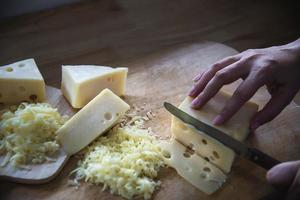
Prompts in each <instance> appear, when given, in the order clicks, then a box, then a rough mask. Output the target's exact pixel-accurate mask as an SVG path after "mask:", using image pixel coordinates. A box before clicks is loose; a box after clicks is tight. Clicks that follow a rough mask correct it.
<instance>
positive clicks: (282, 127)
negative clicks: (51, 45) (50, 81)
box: [0, 42, 300, 200]
mask: <svg viewBox="0 0 300 200" xmlns="http://www.w3.org/2000/svg"><path fill="white" fill-rule="evenodd" d="M236 53H237V52H236V51H235V50H234V49H232V48H230V47H227V46H224V45H221V44H217V43H211V42H204V43H199V44H191V45H181V46H173V47H171V48H169V49H166V50H162V51H160V52H157V53H155V54H152V55H149V56H147V57H144V58H140V59H137V60H135V61H132V62H130V63H129V62H128V63H125V64H126V65H127V66H128V67H129V76H128V82H127V95H126V97H125V101H126V102H128V103H129V104H130V105H131V106H133V105H135V106H144V107H145V110H146V111H147V110H151V111H152V112H154V113H155V114H156V117H155V118H154V119H153V120H151V121H150V122H149V123H148V125H149V126H151V127H152V129H153V130H154V132H155V133H156V134H159V135H161V136H162V137H163V138H166V137H168V136H169V135H170V119H171V116H170V115H169V114H168V113H167V112H166V111H165V110H164V109H163V107H162V103H163V101H169V102H171V103H173V104H175V105H178V104H179V103H180V102H181V101H182V100H183V99H184V97H185V96H186V95H187V93H188V91H189V89H190V87H191V85H192V78H193V77H194V76H195V75H196V74H197V73H199V72H201V71H203V70H205V69H206V68H207V67H208V66H209V65H210V64H211V63H213V62H215V61H217V60H219V59H221V58H224V57H226V56H229V55H233V54H236ZM237 84H238V82H236V83H234V84H231V85H228V86H226V87H225V89H226V90H227V91H229V92H232V91H233V90H234V88H235V87H236V86H237ZM47 92H48V100H49V102H51V103H52V104H53V105H54V106H57V107H58V109H59V111H60V112H61V113H62V114H69V115H72V114H73V113H74V112H76V111H75V110H72V109H71V108H70V106H69V105H68V104H67V103H66V101H65V99H64V98H63V97H62V96H61V93H60V90H58V89H55V88H51V87H48V88H47ZM268 98H269V96H268V94H267V92H266V90H265V88H262V89H260V90H259V92H258V93H257V94H256V95H255V96H254V98H253V100H254V101H256V102H257V103H258V104H259V105H260V107H261V106H263V105H264V104H265V102H266V101H267V100H268ZM247 143H248V144H249V145H252V146H254V147H256V148H259V149H260V150H262V151H264V152H266V153H268V154H270V155H271V156H274V157H275V158H277V159H279V160H281V161H288V160H295V159H299V158H300V149H299V144H300V107H299V106H297V105H296V104H295V103H291V104H290V105H289V106H288V107H287V108H286V109H285V110H284V111H283V112H282V113H281V114H280V115H279V116H278V117H277V118H276V119H275V120H273V121H272V122H270V123H269V124H267V125H265V126H263V127H261V128H260V129H258V130H257V131H256V133H255V134H253V135H251V136H250V137H249V138H248V140H247ZM76 162H77V158H76V156H75V157H71V159H70V160H69V161H68V163H67V164H66V166H65V168H64V169H63V170H62V171H61V173H59V174H58V176H57V177H56V178H55V179H54V180H52V181H51V182H49V183H47V184H41V185H23V184H15V183H8V182H1V183H0V199H12V200H18V199H22V200H26V199H49V200H50V199H115V200H117V199H122V198H121V197H118V196H113V195H111V194H110V193H109V192H108V191H105V192H101V188H100V187H99V186H98V187H97V186H92V185H90V184H82V185H81V187H79V189H76V188H75V187H70V186H68V185H67V183H68V179H69V173H70V171H72V170H73V169H74V168H75V166H76ZM265 173H266V171H265V170H264V169H261V168H260V167H258V166H255V165H254V164H252V163H250V162H248V161H247V160H244V159H241V158H237V159H236V161H235V162H234V165H233V168H232V171H231V173H230V175H229V178H228V181H227V182H226V183H225V185H224V186H223V188H222V189H221V190H219V191H218V192H216V193H215V194H213V195H211V196H207V195H205V194H204V193H202V192H201V191H199V190H197V189H196V188H194V187H193V186H192V185H190V184H189V183H188V182H186V181H185V180H184V179H183V178H181V177H180V176H178V175H177V174H176V172H175V170H173V169H170V168H168V169H162V170H161V171H160V174H159V179H160V180H161V181H162V185H161V188H160V189H159V190H157V191H156V192H155V194H154V195H153V199H159V200H167V199H169V200H174V199H179V200H180V199H185V200H186V199H189V200H192V199H224V200H225V199H226V200H228V199H249V200H250V199H251V200H253V199H276V198H278V199H279V198H280V196H278V194H277V193H276V191H275V190H274V189H272V187H271V186H270V185H268V184H267V182H266V180H265Z"/></svg>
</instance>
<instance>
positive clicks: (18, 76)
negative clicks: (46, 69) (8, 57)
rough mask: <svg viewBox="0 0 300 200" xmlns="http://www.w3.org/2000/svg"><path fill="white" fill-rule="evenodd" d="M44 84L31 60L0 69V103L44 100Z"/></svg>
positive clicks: (9, 103)
mask: <svg viewBox="0 0 300 200" xmlns="http://www.w3.org/2000/svg"><path fill="white" fill-rule="evenodd" d="M45 96H46V92H45V82H44V79H43V77H42V75H41V73H40V71H39V69H38V68H37V66H36V64H35V62H34V60H33V59H27V60H23V61H19V62H16V63H13V64H10V65H6V66H3V67H0V103H1V104H7V105H12V104H19V103H21V102H22V101H28V102H42V101H44V100H45Z"/></svg>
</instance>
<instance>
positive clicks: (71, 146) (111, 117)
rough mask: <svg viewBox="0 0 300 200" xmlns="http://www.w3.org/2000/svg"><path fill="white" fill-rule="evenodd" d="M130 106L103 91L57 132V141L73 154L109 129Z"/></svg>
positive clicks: (105, 90)
mask: <svg viewBox="0 0 300 200" xmlns="http://www.w3.org/2000/svg"><path fill="white" fill-rule="evenodd" d="M129 108H130V106H129V105H128V104H127V103H126V102H124V101H123V100H122V99H121V98H120V97H118V96H117V95H115V94H114V93H113V92H112V91H110V90H109V89H104V90H103V91H102V92H101V93H100V94H98V95H97V96H96V97H95V98H94V99H93V100H92V101H90V102H89V103H88V104H87V105H86V106H85V107H83V108H82V109H81V110H80V111H79V112H77V113H76V114H75V115H74V116H73V117H72V118H71V119H70V120H69V121H67V122H66V123H65V124H64V125H63V126H62V127H61V128H60V129H59V130H58V131H57V139H58V140H59V141H60V143H61V145H62V147H63V149H64V151H65V152H66V153H67V154H68V155H72V154H75V153H76V152H78V151H80V150H81V149H82V148H84V147H85V146H87V145H88V144H89V143H90V142H92V141H93V140H94V139H95V138H96V137H98V136H99V135H101V134H103V133H104V132H105V131H107V130H108V129H109V128H111V127H112V126H113V125H114V124H115V123H116V122H117V121H118V119H119V118H120V117H121V116H123V115H124V113H125V112H126V111H127V110H128V109H129Z"/></svg>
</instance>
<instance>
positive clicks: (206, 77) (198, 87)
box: [189, 56, 240, 97]
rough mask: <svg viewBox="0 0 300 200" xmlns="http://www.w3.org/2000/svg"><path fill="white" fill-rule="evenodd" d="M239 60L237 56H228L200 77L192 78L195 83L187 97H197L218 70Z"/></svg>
mask: <svg viewBox="0 0 300 200" xmlns="http://www.w3.org/2000/svg"><path fill="white" fill-rule="evenodd" d="M239 59H240V58H239V56H230V57H227V58H224V59H223V60H221V61H219V62H217V63H215V64H213V65H212V66H211V67H210V68H209V69H208V70H207V71H206V72H204V73H203V74H202V75H198V76H196V77H195V78H194V80H197V83H196V84H195V85H194V86H193V88H192V89H191V91H190V92H189V96H191V97H196V96H198V95H199V93H200V92H202V90H203V89H204V88H205V86H206V85H207V83H208V82H209V81H210V80H211V79H212V78H213V77H214V75H215V73H216V72H217V71H219V70H220V69H222V68H224V67H226V66H228V65H230V64H232V63H234V62H236V61H238V60H239Z"/></svg>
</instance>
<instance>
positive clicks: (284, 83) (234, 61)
mask: <svg viewBox="0 0 300 200" xmlns="http://www.w3.org/2000/svg"><path fill="white" fill-rule="evenodd" d="M239 78H242V79H244V81H243V82H242V83H241V84H240V85H239V86H238V88H237V89H236V90H235V92H234V93H233V95H232V97H231V99H230V100H229V101H228V102H227V103H226V105H225V107H224V108H223V110H222V111H221V113H220V114H219V115H218V116H217V117H216V118H215V119H214V121H213V122H214V124H222V123H224V122H225V121H227V120H228V119H229V118H231V117H232V116H233V115H234V114H235V113H236V112H237V111H238V110H239V109H240V108H241V106H242V105H243V104H244V103H246V102H247V101H248V100H249V99H250V98H251V97H252V96H253V95H254V94H255V93H256V91H257V90H258V89H259V88H260V87H262V86H263V85H266V86H267V88H268V91H269V93H270V94H271V99H270V100H269V102H268V103H267V104H266V105H265V106H264V108H263V109H262V110H260V111H259V112H258V113H256V115H255V116H254V117H253V119H252V120H251V123H250V128H251V130H252V131H253V130H255V129H256V128H258V127H259V126H261V125H263V124H264V123H266V122H268V121H271V120H272V119H273V118H275V117H276V116H277V115H278V114H279V113H280V112H281V111H282V110H283V109H284V108H285V107H286V106H287V105H288V104H289V103H290V102H291V101H292V99H293V97H294V96H295V95H296V94H297V92H298V90H299V88H300V38H299V39H298V40H296V41H294V42H292V43H290V44H287V45H283V46H275V47H270V48H265V49H253V50H252V49H250V50H247V51H244V52H242V53H240V54H237V55H234V56H230V57H227V58H224V59H223V60H221V61H219V62H217V63H215V64H213V65H212V66H211V67H210V68H209V69H208V70H207V71H205V72H204V73H202V74H199V75H197V76H196V77H195V78H194V81H195V85H194V86H193V88H192V89H191V91H190V93H189V95H190V96H191V97H195V99H194V100H193V102H192V107H193V108H195V109H199V108H201V107H202V106H203V105H205V103H206V102H207V101H209V100H210V99H211V98H212V97H213V96H214V95H215V94H216V93H217V92H218V91H219V90H220V88H221V87H222V86H223V85H225V84H229V83H231V82H234V81H235V80H237V79H239Z"/></svg>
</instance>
